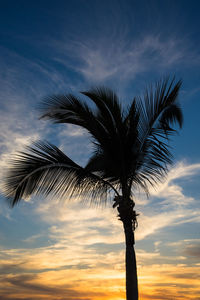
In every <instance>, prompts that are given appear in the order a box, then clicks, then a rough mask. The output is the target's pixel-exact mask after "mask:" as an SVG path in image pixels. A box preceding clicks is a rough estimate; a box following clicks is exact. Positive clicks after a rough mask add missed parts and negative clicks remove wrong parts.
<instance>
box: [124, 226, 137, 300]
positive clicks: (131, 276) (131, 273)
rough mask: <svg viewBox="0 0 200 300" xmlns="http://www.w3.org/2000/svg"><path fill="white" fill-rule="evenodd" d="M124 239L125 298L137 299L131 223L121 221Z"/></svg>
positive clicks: (129, 299)
mask: <svg viewBox="0 0 200 300" xmlns="http://www.w3.org/2000/svg"><path fill="white" fill-rule="evenodd" d="M125 223H126V224H125ZM123 225H124V232H125V239H126V299H127V300H138V281H137V265H136V257H135V249H134V244H135V241H134V232H133V228H132V223H131V222H129V224H127V222H123Z"/></svg>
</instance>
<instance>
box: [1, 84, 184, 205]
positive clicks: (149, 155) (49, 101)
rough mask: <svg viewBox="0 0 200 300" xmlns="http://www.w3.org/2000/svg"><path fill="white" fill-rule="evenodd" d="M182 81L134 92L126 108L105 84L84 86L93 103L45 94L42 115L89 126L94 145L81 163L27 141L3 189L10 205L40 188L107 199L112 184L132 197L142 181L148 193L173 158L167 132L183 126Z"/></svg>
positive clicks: (49, 146) (47, 146)
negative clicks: (180, 104) (93, 87)
mask: <svg viewBox="0 0 200 300" xmlns="http://www.w3.org/2000/svg"><path fill="white" fill-rule="evenodd" d="M180 86H181V81H178V82H176V83H175V81H174V79H173V80H171V81H170V82H169V80H168V79H165V80H162V81H160V82H159V83H157V84H156V87H155V89H153V88H150V89H148V90H146V92H145V94H144V97H143V98H141V97H136V98H134V99H133V101H132V103H131V104H130V105H129V107H128V108H127V109H126V110H124V109H122V106H121V104H120V102H119V100H118V97H117V96H116V94H115V93H114V92H113V91H112V90H110V89H107V88H95V89H92V90H89V91H87V92H82V94H83V95H85V96H87V97H88V98H89V100H91V101H92V102H93V103H94V104H95V109H92V108H91V106H89V105H88V104H87V103H86V102H84V101H82V100H80V99H78V98H77V97H75V96H74V95H72V94H67V95H56V96H50V97H47V98H46V99H44V101H43V102H42V104H41V112H42V116H41V118H44V119H49V120H51V121H53V122H54V123H70V124H74V125H78V126H81V127H83V128H85V129H86V130H87V131H88V132H89V134H90V135H91V136H92V142H93V145H94V151H93V154H92V156H91V157H90V159H89V161H88V163H87V164H86V166H85V167H81V166H79V165H78V164H76V163H75V162H74V161H72V160H71V159H70V158H69V157H68V156H66V155H65V154H64V153H63V152H62V151H61V150H59V149H58V148H57V147H56V146H54V145H52V144H50V143H48V142H41V141H39V142H36V143H34V144H33V146H29V147H28V149H27V150H28V151H26V152H20V153H19V154H18V155H17V157H16V159H15V160H14V161H12V167H11V168H10V169H9V172H8V174H7V177H6V179H5V184H4V190H5V194H6V196H7V197H8V198H10V199H12V200H11V201H12V205H15V204H16V203H17V202H18V201H19V200H20V199H22V198H26V197H29V196H30V195H32V194H38V193H43V194H45V195H48V194H49V193H52V192H53V193H55V194H58V195H59V196H63V195H68V196H71V195H74V194H75V195H80V194H81V195H83V196H85V197H89V198H90V199H92V201H96V202H98V201H103V200H106V198H107V195H108V192H109V191H110V190H114V192H115V193H116V194H117V195H118V196H119V193H120V192H124V193H125V194H126V195H127V197H129V196H130V195H131V192H132V191H133V189H135V188H136V187H138V186H140V187H142V188H143V189H144V190H145V191H146V192H147V193H148V184H152V185H153V184H154V183H155V182H157V181H158V180H160V179H162V178H163V176H164V175H165V173H166V171H167V165H168V164H170V163H171V162H172V154H171V153H170V151H169V149H168V148H169V147H168V138H169V136H170V135H171V134H173V133H174V131H175V129H173V128H172V125H173V124H174V123H175V122H177V123H178V124H179V126H180V127H181V126H182V119H183V117H182V112H181V109H180V107H179V105H178V103H177V97H178V93H179V89H180Z"/></svg>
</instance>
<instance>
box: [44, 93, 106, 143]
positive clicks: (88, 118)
mask: <svg viewBox="0 0 200 300" xmlns="http://www.w3.org/2000/svg"><path fill="white" fill-rule="evenodd" d="M39 109H40V111H41V113H42V115H41V118H42V119H47V120H51V121H53V122H54V123H68V124H74V125H77V126H81V127H82V128H85V129H86V130H87V131H88V132H89V133H90V134H91V135H92V137H93V138H94V140H96V141H98V142H99V143H100V144H103V145H104V144H105V143H106V141H107V140H108V139H109V137H108V132H107V130H106V129H105V127H104V126H103V124H102V123H101V122H100V121H99V120H98V119H97V117H96V115H95V113H94V112H93V111H92V109H91V108H90V107H89V106H88V105H87V104H86V103H84V102H83V101H81V100H80V99H79V98H77V97H75V96H73V95H72V94H67V95H53V96H50V97H46V98H45V99H44V100H43V101H42V103H41V105H40V107H39Z"/></svg>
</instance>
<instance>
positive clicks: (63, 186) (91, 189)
mask: <svg viewBox="0 0 200 300" xmlns="http://www.w3.org/2000/svg"><path fill="white" fill-rule="evenodd" d="M27 150H28V151H27V152H20V153H19V154H18V155H17V157H16V158H15V160H13V161H12V162H11V163H12V166H11V168H10V169H9V172H8V174H7V176H6V178H5V180H4V182H5V183H4V192H5V195H6V196H7V197H8V198H9V199H11V203H12V206H14V205H15V204H16V203H17V202H18V201H19V200H20V199H22V198H27V197H30V196H31V195H33V194H44V195H49V194H50V193H53V194H56V195H57V196H59V197H63V196H68V197H71V196H72V195H74V196H77V197H79V196H80V194H82V195H84V196H85V197H87V198H88V197H89V198H92V201H93V202H95V201H97V202H98V201H100V200H101V201H103V199H104V200H105V201H106V199H107V194H108V191H109V190H111V188H112V186H111V184H110V183H107V182H106V181H105V180H103V179H102V178H100V177H98V176H97V175H95V174H92V173H91V172H89V171H86V170H85V169H84V168H82V167H80V166H79V165H78V164H76V163H75V162H73V161H72V160H71V159H70V158H69V157H68V156H66V155H65V154H64V153H63V152H62V151H61V150H59V149H58V148H57V147H56V146H54V145H52V144H50V143H47V142H41V141H39V142H36V143H34V145H33V146H31V147H30V146H29V147H28V149H27Z"/></svg>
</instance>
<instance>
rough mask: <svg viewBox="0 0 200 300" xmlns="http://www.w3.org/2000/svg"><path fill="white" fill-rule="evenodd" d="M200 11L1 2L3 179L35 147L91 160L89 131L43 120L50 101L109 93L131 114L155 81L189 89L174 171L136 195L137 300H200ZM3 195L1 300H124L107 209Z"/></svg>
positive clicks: (181, 0) (179, 2)
mask: <svg viewBox="0 0 200 300" xmlns="http://www.w3.org/2000/svg"><path fill="white" fill-rule="evenodd" d="M199 10H200V3H199V1H195V0H191V1H185V0H176V1H168V0H165V1H161V0H160V1H157V0H154V1H152V0H148V1H144V0H141V1H134V0H132V1H128V0H127V1H118V0H115V1H114V0H107V1H105V0H102V1H97V0H73V1H71V0H68V1H63V0H59V1H55V0H54V1H52V0H48V1H46V0H42V1H38V0H35V1H31V0H30V1H22V0H18V1H14V0H7V1H2V0H1V1H0V41H1V44H0V87H1V88H0V128H1V129H0V170H1V171H0V180H2V179H3V177H4V175H5V172H6V169H7V167H8V165H9V160H10V158H12V157H13V155H14V154H15V153H16V152H17V151H20V150H22V149H24V147H25V145H29V144H31V143H32V142H33V141H35V140H39V139H40V140H48V141H49V142H51V143H53V144H55V145H56V146H58V147H59V148H61V149H62V150H63V151H64V152H65V153H66V154H67V155H68V156H70V157H71V158H72V159H74V160H75V161H76V162H78V163H80V164H81V165H83V166H84V164H85V163H86V162H87V160H88V158H89V154H90V153H91V144H90V139H89V137H88V135H87V133H86V132H85V131H83V130H82V129H81V128H78V127H74V126H71V125H64V124H62V125H51V124H50V123H49V122H47V121H42V120H39V112H38V109H37V107H38V105H39V103H40V102H41V100H42V99H43V98H44V97H46V96H49V95H53V94H60V93H68V92H73V93H75V94H76V95H78V92H80V91H83V90H87V89H89V88H91V87H94V86H107V87H110V88H112V89H114V90H115V91H116V93H117V94H118V95H119V98H120V100H121V102H122V104H123V106H124V107H126V106H127V105H128V104H129V103H130V102H131V100H132V99H133V97H134V96H138V95H142V93H143V92H144V90H145V88H146V87H148V86H149V85H150V84H154V83H155V82H156V81H158V80H159V79H160V78H163V77H165V76H168V75H169V76H174V75H175V76H176V78H177V80H178V79H182V80H183V85H182V89H181V92H180V95H179V103H180V105H181V107H182V110H183V114H184V126H183V128H182V130H181V131H180V132H179V134H178V135H176V136H174V137H173V138H172V140H171V146H172V147H173V148H172V149H173V150H172V152H173V155H174V164H173V166H171V167H170V171H169V173H168V176H167V178H166V180H165V181H164V182H163V183H160V184H159V185H157V187H156V189H152V190H151V191H150V192H151V196H150V197H149V198H148V199H147V198H146V197H145V195H143V194H142V193H141V194H140V195H137V196H136V197H135V202H136V210H137V212H138V213H139V214H140V215H139V217H138V222H139V227H138V228H137V230H136V255H137V264H138V278H139V279H138V280H139V294H140V300H149V299H153V300H155V299H159V300H171V299H176V300H179V299H181V300H183V299H187V300H190V299H195V300H198V299H200V296H199V295H200V278H199V274H200V189H199V179H200V155H199V149H200V134H199V129H200V127H199V112H200V39H199V36H200V19H199ZM0 191H1V196H0V200H1V205H0V299H1V300H8V299H12V300H19V299H20V300H21V299H26V300H33V299H34V300H35V299H38V300H43V299H49V300H64V299H65V300H72V299H73V300H100V299H101V300H108V299H109V300H111V299H112V300H123V299H125V280H124V278H125V274H124V234H123V229H122V224H121V223H120V222H119V221H118V219H117V217H116V216H117V212H116V210H113V209H112V203H108V204H107V206H106V207H100V208H99V207H98V208H96V207H91V206H89V205H86V203H84V204H83V203H80V202H78V201H76V199H74V201H71V202H69V201H68V199H62V200H61V199H58V198H56V197H52V198H51V199H45V198H44V197H39V196H37V197H32V198H31V199H29V200H28V201H21V202H20V204H19V205H17V206H16V207H14V208H13V209H11V208H10V207H9V206H8V203H7V202H6V199H5V198H4V196H3V194H2V189H1V190H0Z"/></svg>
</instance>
